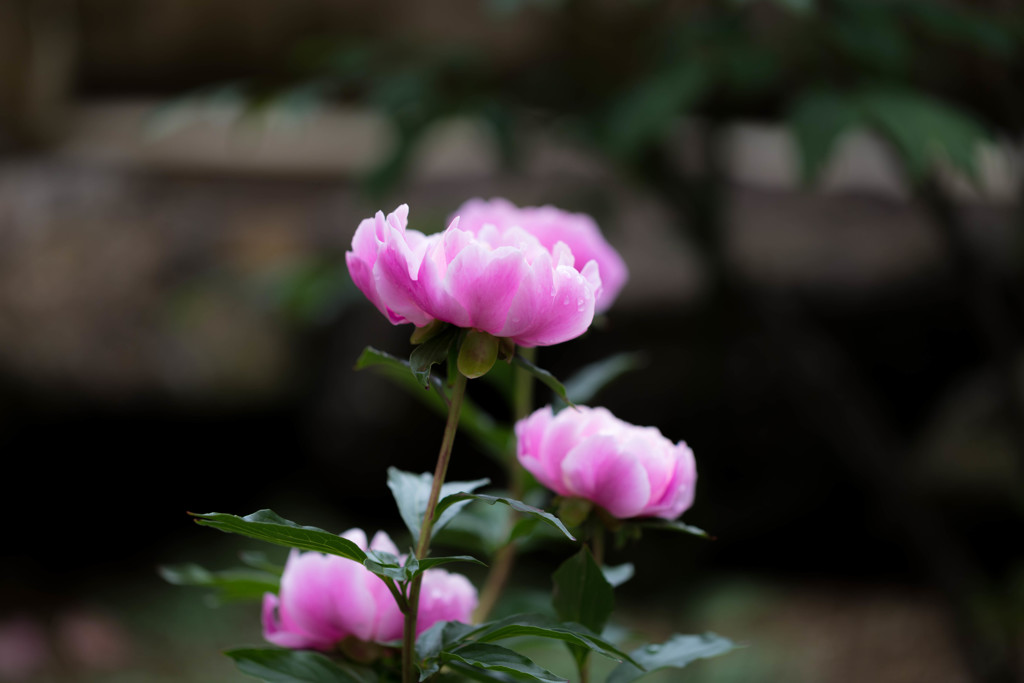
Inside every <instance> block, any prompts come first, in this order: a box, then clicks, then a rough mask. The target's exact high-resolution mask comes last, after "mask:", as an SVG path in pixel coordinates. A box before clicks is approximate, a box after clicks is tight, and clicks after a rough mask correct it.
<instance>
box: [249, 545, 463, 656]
mask: <svg viewBox="0 0 1024 683" xmlns="http://www.w3.org/2000/svg"><path fill="white" fill-rule="evenodd" d="M342 536H343V537H344V538H347V539H348V540H350V541H352V542H353V543H355V544H356V545H358V546H359V547H360V548H363V549H364V550H365V549H366V548H367V543H366V540H367V539H366V534H365V533H364V532H363V530H362V529H350V530H348V531H346V532H345V533H344V534H342ZM369 547H370V548H371V549H373V550H381V551H385V552H389V553H392V554H395V555H397V554H398V549H397V548H396V547H395V544H394V543H392V541H391V539H390V538H389V537H388V535H387V534H385V533H384V532H383V531H380V532H377V534H376V535H375V536H374V537H373V541H372V542H371V543H370V544H369ZM476 604H477V593H476V589H475V588H474V587H473V585H472V584H471V583H470V582H469V580H468V579H466V577H464V576H462V575H460V574H450V573H449V572H446V571H445V570H443V569H429V570H427V571H425V572H424V573H423V585H422V588H421V591H420V605H419V616H418V619H417V622H416V632H417V633H422V632H423V631H425V630H426V629H428V628H430V626H432V625H433V624H434V623H436V622H438V621H464V622H468V621H469V620H470V618H471V615H472V613H473V610H474V609H476ZM402 622H403V616H402V612H401V610H399V609H398V604H397V603H396V602H395V598H394V596H393V595H391V592H390V591H389V590H388V588H387V586H385V585H384V582H383V581H382V580H381V579H380V577H378V576H376V575H375V574H373V573H372V572H370V570H368V569H366V568H365V567H364V566H363V565H361V564H359V563H358V562H354V561H353V560H349V559H346V558H344V557H338V556H337V555H324V554H321V553H316V552H308V553H301V552H299V551H298V550H292V552H291V554H290V555H289V556H288V562H287V563H286V564H285V568H284V574H283V575H282V576H281V589H280V595H274V594H273V593H267V594H265V595H264V596H263V637H264V638H266V639H267V640H268V641H270V642H271V643H273V644H274V645H279V646H281V647H288V648H293V649H314V650H330V649H332V648H333V647H334V646H335V645H336V644H337V643H339V642H340V641H342V640H344V639H345V638H348V637H349V636H352V637H355V638H356V639H358V640H362V641H365V642H374V643H387V642H390V641H394V640H398V639H400V638H401V637H402Z"/></svg>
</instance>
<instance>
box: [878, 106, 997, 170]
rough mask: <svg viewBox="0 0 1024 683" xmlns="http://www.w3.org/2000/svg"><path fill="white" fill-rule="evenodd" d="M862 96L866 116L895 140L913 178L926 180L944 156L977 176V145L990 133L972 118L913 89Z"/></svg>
mask: <svg viewBox="0 0 1024 683" xmlns="http://www.w3.org/2000/svg"><path fill="white" fill-rule="evenodd" d="M859 99H860V104H861V107H862V108H863V111H864V116H865V118H866V119H867V120H868V121H869V122H870V123H871V124H872V126H873V127H874V128H875V129H876V130H877V131H878V132H879V133H881V134H882V135H883V136H884V137H885V138H887V139H888V140H889V141H890V142H891V143H892V144H893V146H894V147H895V148H896V150H897V152H898V154H899V157H900V160H901V161H902V162H903V164H904V166H905V168H906V170H907V172H908V174H909V175H910V177H911V179H912V180H914V181H921V180H924V179H925V178H926V177H927V176H928V175H929V173H931V172H932V171H933V170H934V167H935V164H936V162H937V161H940V160H946V161H948V162H949V163H950V164H951V165H952V166H953V167H954V168H956V169H958V170H960V171H962V172H963V173H964V174H966V175H967V176H968V177H969V178H972V179H973V178H975V177H976V172H977V168H976V152H977V150H978V144H979V143H981V142H983V141H985V140H987V139H988V134H987V133H986V131H985V128H984V126H982V124H981V123H980V122H978V120H977V119H975V118H974V117H973V116H970V115H969V114H967V113H965V112H963V111H960V110H959V109H956V108H955V107H953V106H952V105H949V104H946V103H945V102H942V101H940V100H936V99H933V98H931V97H928V96H926V95H923V94H921V93H916V92H912V91H909V90H897V89H877V90H870V91H865V92H863V93H861V95H860V98H859Z"/></svg>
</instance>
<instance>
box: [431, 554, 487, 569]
mask: <svg viewBox="0 0 1024 683" xmlns="http://www.w3.org/2000/svg"><path fill="white" fill-rule="evenodd" d="M452 562H470V563H472V564H478V565H480V566H481V567H486V566H487V565H486V564H484V563H483V562H481V561H480V560H478V559H476V558H475V557H473V556H472V555H449V556H447V557H426V558H424V559H422V560H420V567H419V570H418V572H417V573H419V572H425V571H427V570H428V569H433V568H434V567H440V566H441V565H442V564H451V563H452Z"/></svg>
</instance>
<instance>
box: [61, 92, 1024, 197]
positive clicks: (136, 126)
mask: <svg viewBox="0 0 1024 683" xmlns="http://www.w3.org/2000/svg"><path fill="white" fill-rule="evenodd" d="M693 128H694V127H693V126H690V125H688V124H687V123H686V122H683V123H681V124H680V130H681V135H680V138H681V146H684V145H685V139H686V138H687V137H688V136H690V135H694V134H695V133H694V130H693ZM394 144H395V140H394V135H393V132H392V130H391V129H390V127H389V124H388V122H387V121H386V120H385V119H383V118H382V117H381V116H380V115H378V114H375V113H374V112H371V111H368V110H364V109H355V108H344V107H328V108H323V109H319V110H316V111H313V112H309V113H305V114H293V113H285V112H282V111H275V110H271V111H270V112H269V113H267V114H261V115H259V116H246V115H243V113H242V112H241V111H240V110H239V108H238V107H237V106H233V105H229V104H224V105H211V104H201V105H200V104H190V103H189V101H188V100H185V99H183V100H181V101H180V102H179V103H176V104H175V103H171V104H167V103H161V102H156V101H144V100H120V101H96V102H83V103H79V104H77V105H76V106H75V107H74V108H73V110H72V114H71V124H70V127H69V135H68V136H67V138H66V139H65V140H64V142H63V143H61V144H59V145H58V146H57V147H56V149H55V150H54V154H55V155H56V156H57V157H58V158H62V159H73V160H76V161H82V162H87V163H116V164H127V165H131V166H135V167H143V168H152V169H164V170H178V171H189V170H192V171H195V170H206V171H223V172H233V173H265V174H278V173H300V174H313V175H315V174H329V175H335V176H336V175H337V174H355V173H360V172H364V171H367V170H369V169H371V168H373V167H374V165H375V164H377V163H379V162H380V161H381V160H382V159H383V158H385V155H387V154H388V153H389V151H390V150H391V148H392V146H393V145H394ZM724 150H725V169H726V173H727V176H728V177H729V179H730V180H732V181H734V182H736V183H739V184H742V185H744V186H746V187H751V188H761V189H770V190H790V191H794V190H799V189H801V183H800V179H799V163H798V159H797V155H796V150H795V148H794V144H793V141H792V137H791V136H790V134H789V133H788V132H787V131H786V130H785V129H784V128H783V127H781V126H779V125H773V124H764V123H756V122H746V123H738V124H734V125H731V126H729V127H728V128H727V132H726V136H725V145H724ZM977 165H978V176H979V177H978V182H977V184H976V186H975V185H972V183H971V182H970V181H969V180H968V179H966V178H964V177H962V176H961V175H959V174H957V173H955V172H954V171H952V170H949V171H947V172H945V173H944V174H943V176H944V177H943V179H944V182H945V183H946V185H947V187H948V188H949V189H950V191H951V192H952V193H953V195H954V196H955V197H957V198H958V199H961V200H970V201H978V202H982V203H998V204H1006V203H1015V202H1016V201H1018V199H1019V195H1020V192H1021V189H1020V188H1021V186H1022V183H1024V150H1022V149H1020V148H1015V147H1014V146H1013V145H1011V144H1009V143H1006V144H990V145H982V146H980V147H979V149H978V151H977ZM498 167H499V159H498V151H497V149H496V146H495V142H494V140H493V138H492V137H491V136H489V135H488V133H487V131H486V130H484V129H483V127H482V125H481V124H479V123H477V122H475V121H472V120H468V119H452V120H450V121H446V122H443V123H439V124H437V125H435V127H434V128H433V129H432V130H431V131H429V132H428V134H427V135H426V138H425V139H424V140H423V141H422V144H421V147H420V149H419V151H418V153H417V155H416V162H415V163H414V171H413V177H414V178H415V179H417V180H430V179H444V178H452V177H465V176H467V175H471V174H488V175H493V174H495V173H496V172H497V171H498ZM593 168H594V164H593V160H592V159H590V158H588V157H587V155H586V154H584V153H582V152H580V151H577V150H571V149H567V148H566V147H565V146H564V145H561V144H559V143H558V142H557V141H554V140H549V139H543V138H539V137H538V139H537V140H536V141H535V143H534V144H532V145H531V149H530V150H529V153H528V154H527V155H526V167H525V169H524V173H525V174H526V175H529V176H532V177H537V176H545V175H550V174H557V173H561V172H572V173H577V174H578V173H586V172H587V171H588V169H593ZM815 189H816V190H818V191H821V192H824V193H826V194H831V193H858V194H861V193H864V194H871V195H878V196H885V197H896V198H906V197H907V191H906V188H905V185H904V183H903V181H902V179H901V177H900V173H899V170H898V169H897V168H896V167H895V165H894V164H893V161H892V159H891V157H890V154H889V152H888V150H887V149H886V147H885V145H884V144H883V143H881V141H879V140H878V139H877V138H876V137H874V136H872V135H870V134H868V133H861V132H851V133H849V134H847V135H845V136H843V137H842V138H841V139H840V141H839V143H838V145H837V148H836V150H835V153H834V154H833V156H832V158H831V160H830V161H829V163H828V164H827V166H826V168H825V170H824V172H823V174H822V177H821V179H820V181H819V183H818V184H817V186H816V187H815Z"/></svg>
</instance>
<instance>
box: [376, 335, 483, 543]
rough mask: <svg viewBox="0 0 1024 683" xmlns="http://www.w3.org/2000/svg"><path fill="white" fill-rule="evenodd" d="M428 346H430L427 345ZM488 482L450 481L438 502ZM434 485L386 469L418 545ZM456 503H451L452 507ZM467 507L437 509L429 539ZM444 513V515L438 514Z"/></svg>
mask: <svg viewBox="0 0 1024 683" xmlns="http://www.w3.org/2000/svg"><path fill="white" fill-rule="evenodd" d="M427 343H429V342H427ZM490 481H491V480H490V479H477V480H476V481H449V482H445V483H444V484H442V485H441V496H440V500H441V501H443V500H444V499H445V498H446V497H450V496H451V495H453V494H456V493H464V492H469V491H475V490H476V489H478V488H480V487H481V486H486V485H487V484H489V483H490ZM433 482H434V477H433V475H431V474H428V473H426V472H424V473H423V474H413V473H411V472H403V471H402V470H400V469H398V468H396V467H389V468H388V488H389V489H391V493H392V495H393V496H394V497H395V502H396V503H397V504H398V512H399V514H400V515H401V516H402V521H403V522H405V526H406V528H408V529H409V533H411V534H412V538H413V542H414V543H418V542H419V538H420V525H422V524H423V515H425V514H426V513H427V501H428V500H429V499H430V487H431V485H432V484H433ZM454 502H455V501H453V503H454ZM464 505H466V503H462V504H461V505H459V506H458V507H456V508H455V509H452V510H447V511H445V510H443V509H442V508H441V506H440V504H439V505H438V508H437V514H436V515H435V516H434V527H433V529H432V530H431V538H433V536H434V534H436V533H437V532H438V531H439V530H441V529H442V528H444V525H445V524H447V523H448V522H449V521H450V520H451V519H452V518H453V517H454V516H455V515H456V514H458V512H459V509H460V508H462V507H463V506H464ZM442 512H444V514H441V513H442Z"/></svg>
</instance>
